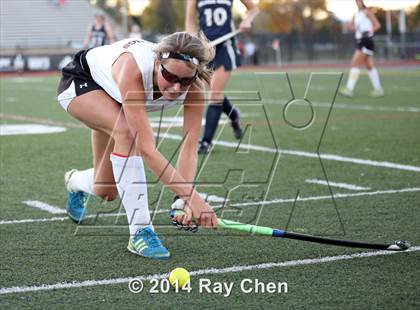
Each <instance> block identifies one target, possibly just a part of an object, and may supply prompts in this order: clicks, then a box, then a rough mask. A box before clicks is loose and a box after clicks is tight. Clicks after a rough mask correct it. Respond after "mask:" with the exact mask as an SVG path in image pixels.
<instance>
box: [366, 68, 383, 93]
mask: <svg viewBox="0 0 420 310" xmlns="http://www.w3.org/2000/svg"><path fill="white" fill-rule="evenodd" d="M368 74H369V78H370V81H371V82H372V86H373V88H374V89H376V90H382V86H381V81H380V80H379V74H378V70H376V68H373V69H372V70H369V72H368Z"/></svg>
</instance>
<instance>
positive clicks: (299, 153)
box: [162, 133, 420, 172]
mask: <svg viewBox="0 0 420 310" xmlns="http://www.w3.org/2000/svg"><path fill="white" fill-rule="evenodd" d="M164 138H168V139H173V140H181V139H182V137H181V136H179V135H174V134H168V133H166V134H163V136H162V139H164ZM213 144H215V145H220V146H225V147H230V148H240V149H244V150H247V151H249V150H253V151H260V152H267V153H277V152H278V153H280V154H283V155H294V156H301V157H308V158H318V156H320V157H321V159H325V160H333V161H340V162H348V163H352V164H359V165H367V166H373V167H382V168H391V169H398V170H406V171H414V172H420V167H417V166H410V165H402V164H396V163H391V162H387V161H375V160H370V159H360V158H353V157H345V156H339V155H334V154H319V155H318V154H317V153H311V152H305V151H296V150H281V149H275V148H271V147H265V146H258V145H252V144H239V143H238V142H228V141H214V142H213Z"/></svg>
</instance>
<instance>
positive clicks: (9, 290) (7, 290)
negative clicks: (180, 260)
mask: <svg viewBox="0 0 420 310" xmlns="http://www.w3.org/2000/svg"><path fill="white" fill-rule="evenodd" d="M419 250H420V246H416V247H412V248H410V249H408V250H406V251H404V252H406V253H407V252H417V251H419ZM398 253H402V252H398V251H374V252H361V253H355V254H350V255H337V256H325V257H320V258H306V259H297V260H289V261H284V262H272V263H263V264H256V265H238V266H232V267H226V268H206V269H199V270H194V271H190V275H191V276H193V277H194V276H201V275H212V274H225V273H236V272H243V271H249V270H264V269H273V268H288V267H296V266H303V265H315V264H323V263H330V262H337V261H347V260H352V259H359V258H368V257H377V256H386V255H394V254H398ZM168 276H169V274H168V273H161V274H150V275H142V276H136V277H126V278H113V279H104V280H85V281H66V282H60V283H55V284H42V285H34V286H14V287H4V288H0V295H5V294H13V293H27V292H38V291H51V290H56V289H69V288H80V287H92V286H103V285H115V284H124V283H128V282H130V281H131V280H135V279H136V280H141V281H150V280H152V279H165V278H167V277H168ZM127 290H128V288H127Z"/></svg>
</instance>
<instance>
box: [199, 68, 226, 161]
mask: <svg viewBox="0 0 420 310" xmlns="http://www.w3.org/2000/svg"><path fill="white" fill-rule="evenodd" d="M229 77H230V71H225V69H224V67H223V66H220V67H219V68H217V69H216V70H215V71H214V73H213V76H212V79H211V83H210V97H209V106H208V107H207V112H206V124H205V126H204V134H203V138H202V139H201V145H200V148H199V150H198V152H199V153H200V154H205V153H208V152H209V150H210V147H211V143H212V141H213V137H214V134H215V132H216V129H217V125H218V124H219V120H220V115H221V114H222V111H223V101H224V100H223V99H224V96H223V91H224V89H225V86H226V84H227V82H228V81H229Z"/></svg>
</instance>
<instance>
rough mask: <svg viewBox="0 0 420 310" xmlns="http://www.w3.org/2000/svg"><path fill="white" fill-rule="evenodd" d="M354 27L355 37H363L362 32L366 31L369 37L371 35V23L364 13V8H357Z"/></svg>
mask: <svg viewBox="0 0 420 310" xmlns="http://www.w3.org/2000/svg"><path fill="white" fill-rule="evenodd" d="M354 28H355V29H356V33H355V37H356V39H358V40H359V39H361V38H362V37H363V33H368V36H369V37H372V36H373V24H372V21H371V20H370V19H369V17H368V16H367V14H366V9H365V10H359V11H357V13H356V14H355V15H354Z"/></svg>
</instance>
